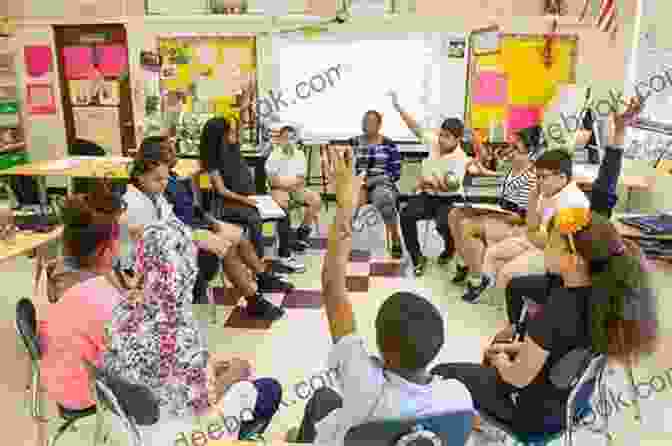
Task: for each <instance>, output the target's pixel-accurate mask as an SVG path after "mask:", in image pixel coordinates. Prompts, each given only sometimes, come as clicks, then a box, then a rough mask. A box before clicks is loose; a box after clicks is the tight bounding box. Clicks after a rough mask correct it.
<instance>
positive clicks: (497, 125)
mask: <svg viewBox="0 0 672 446" xmlns="http://www.w3.org/2000/svg"><path fill="white" fill-rule="evenodd" d="M488 32H489V35H490V36H492V30H488ZM475 34H476V33H475ZM544 37H545V36H543V35H533V34H499V41H498V45H497V46H496V48H497V50H496V51H492V50H491V51H487V52H481V53H479V52H472V53H471V54H470V57H469V95H468V103H469V104H468V110H469V112H468V115H467V123H468V125H469V126H470V127H471V128H472V129H473V130H474V131H475V132H476V133H477V134H479V135H481V136H483V137H484V139H488V140H491V141H497V142H498V141H505V140H506V138H507V135H509V134H511V133H512V132H514V131H516V130H518V129H521V128H525V127H529V126H532V125H536V124H539V123H540V122H542V120H543V115H544V109H545V107H546V106H547V105H548V104H549V103H550V101H551V100H552V99H553V97H554V96H555V94H556V92H557V90H558V87H560V86H561V85H566V84H574V83H576V60H577V46H578V37H577V36H569V35H562V36H556V37H555V38H554V40H553V42H552V45H551V52H550V54H551V57H550V61H551V63H550V64H548V63H547V61H546V60H545V57H544V48H545V46H546V40H545V38H544ZM490 40H492V39H490ZM489 44H490V48H491V49H492V48H495V45H494V43H493V42H492V41H489Z"/></svg>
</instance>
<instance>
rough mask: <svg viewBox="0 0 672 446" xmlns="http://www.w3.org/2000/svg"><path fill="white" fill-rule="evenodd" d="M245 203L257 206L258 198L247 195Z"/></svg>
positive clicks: (252, 206) (253, 206)
mask: <svg viewBox="0 0 672 446" xmlns="http://www.w3.org/2000/svg"><path fill="white" fill-rule="evenodd" d="M245 204H246V205H247V206H249V207H251V208H256V207H257V200H256V199H255V198H252V197H245Z"/></svg>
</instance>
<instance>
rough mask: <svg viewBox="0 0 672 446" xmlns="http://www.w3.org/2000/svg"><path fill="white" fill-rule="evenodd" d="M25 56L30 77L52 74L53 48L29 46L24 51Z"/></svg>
mask: <svg viewBox="0 0 672 446" xmlns="http://www.w3.org/2000/svg"><path fill="white" fill-rule="evenodd" d="M23 56H24V60H25V62H26V71H27V72H28V75H29V76H30V77H41V76H44V75H45V74H47V73H51V66H52V65H51V59H52V58H51V47H49V46H46V45H41V46H27V47H25V48H24V50H23Z"/></svg>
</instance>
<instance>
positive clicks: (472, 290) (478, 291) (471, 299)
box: [462, 276, 490, 304]
mask: <svg viewBox="0 0 672 446" xmlns="http://www.w3.org/2000/svg"><path fill="white" fill-rule="evenodd" d="M488 288H490V278H488V277H485V276H483V277H482V278H481V283H479V284H478V285H473V284H471V283H469V284H467V292H466V293H464V296H462V300H463V301H465V302H468V303H470V304H475V303H478V301H479V300H480V299H481V295H482V294H483V291H485V290H486V289H488Z"/></svg>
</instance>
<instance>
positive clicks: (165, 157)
mask: <svg viewBox="0 0 672 446" xmlns="http://www.w3.org/2000/svg"><path fill="white" fill-rule="evenodd" d="M176 164H177V155H176V154H175V147H174V146H173V144H172V143H171V142H170V139H169V138H166V137H161V136H152V137H149V138H145V140H144V141H142V144H141V145H140V149H139V150H138V153H136V155H135V159H134V160H133V169H132V171H131V183H132V184H133V185H134V186H136V187H137V188H138V189H140V190H141V191H143V192H145V193H148V194H162V193H163V192H164V191H165V190H166V186H167V185H168V177H169V176H170V170H171V169H172V168H174V167H175V165H176Z"/></svg>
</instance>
